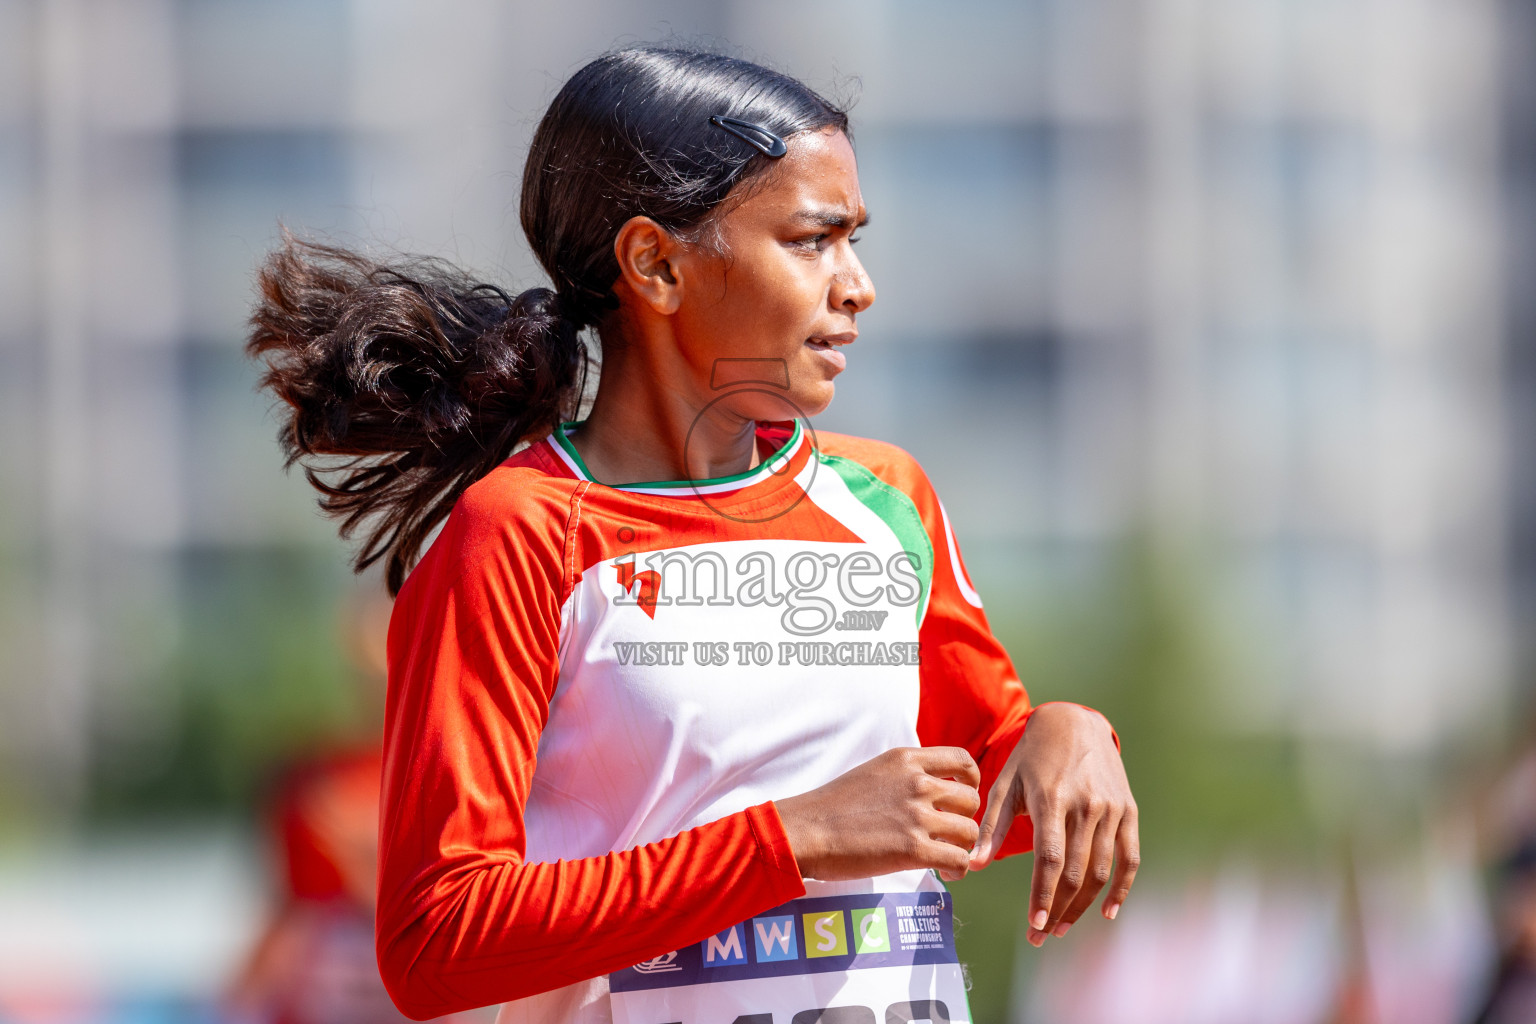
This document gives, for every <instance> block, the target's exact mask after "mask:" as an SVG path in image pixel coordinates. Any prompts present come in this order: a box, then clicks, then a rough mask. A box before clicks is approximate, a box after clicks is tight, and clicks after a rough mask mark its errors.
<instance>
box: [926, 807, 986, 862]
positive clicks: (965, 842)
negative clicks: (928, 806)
mask: <svg viewBox="0 0 1536 1024" xmlns="http://www.w3.org/2000/svg"><path fill="white" fill-rule="evenodd" d="M924 825H925V827H926V828H927V829H928V835H929V837H930V838H933V839H937V840H938V841H939V842H941V843H948V844H949V845H951V846H958V847H960V849H962V850H964V851H965V853H966V859H967V861H969V859H970V852H971V849H972V847H974V846H975V845H976V834H977V831H978V828H977V825H976V822H975V820H974V819H972V818H968V817H966V816H965V815H963V814H952V813H950V812H949V811H936V812H934V814H933V815H932V816H931V817H929V818H928V819H927V820H926V821H925V822H924Z"/></svg>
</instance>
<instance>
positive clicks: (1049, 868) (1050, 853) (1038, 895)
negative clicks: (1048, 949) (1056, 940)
mask: <svg viewBox="0 0 1536 1024" xmlns="http://www.w3.org/2000/svg"><path fill="white" fill-rule="evenodd" d="M1029 810H1030V818H1031V819H1032V820H1033V821H1034V824H1035V866H1034V871H1033V873H1032V875H1031V877H1030V883H1029V928H1030V931H1029V941H1030V942H1031V943H1032V944H1034V945H1036V946H1038V945H1040V943H1041V942H1044V941H1045V925H1046V922H1047V921H1049V920H1050V914H1051V904H1052V903H1054V902H1055V899H1056V884H1057V881H1058V880H1059V879H1060V878H1061V868H1062V864H1063V863H1064V862H1065V860H1066V842H1067V836H1066V823H1065V822H1064V821H1063V820H1062V813H1061V809H1060V807H1059V805H1055V804H1052V805H1050V806H1044V807H1041V808H1039V809H1036V808H1034V807H1031V808H1030V809H1029Z"/></svg>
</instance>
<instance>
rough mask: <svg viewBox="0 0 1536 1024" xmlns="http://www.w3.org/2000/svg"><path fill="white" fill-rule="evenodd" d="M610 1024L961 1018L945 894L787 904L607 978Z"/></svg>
mask: <svg viewBox="0 0 1536 1024" xmlns="http://www.w3.org/2000/svg"><path fill="white" fill-rule="evenodd" d="M608 982H609V990H610V998H611V1000H612V1006H613V1020H614V1024H912V1022H923V1021H931V1022H932V1024H958V1022H961V1021H964V1022H966V1024H969V1021H970V1019H971V1011H970V1007H969V1005H968V1004H967V1003H966V999H965V981H964V979H963V977H962V976H961V973H960V965H959V962H958V961H957V959H956V957H955V933H954V917H953V912H952V906H951V901H950V898H949V894H948V893H947V892H942V891H940V892H907V893H878V892H877V893H863V894H859V895H852V896H816V897H804V898H802V899H798V900H793V901H791V902H789V903H786V904H784V905H783V906H782V907H777V908H775V909H773V910H770V911H767V912H766V913H763V914H759V915H757V916H756V917H753V918H750V919H749V920H746V921H743V922H741V923H740V924H737V925H732V926H731V927H730V928H727V929H726V930H725V931H723V932H721V933H720V934H718V935H712V936H710V937H709V938H708V939H705V940H704V941H703V942H701V943H699V944H698V945H695V946H688V947H686V948H684V949H679V950H677V951H675V952H672V953H667V954H665V955H663V956H659V957H657V958H655V959H654V960H647V961H646V962H645V963H642V964H636V965H635V966H633V967H630V968H627V969H625V970H622V971H617V972H615V973H614V974H611V975H609V978H608Z"/></svg>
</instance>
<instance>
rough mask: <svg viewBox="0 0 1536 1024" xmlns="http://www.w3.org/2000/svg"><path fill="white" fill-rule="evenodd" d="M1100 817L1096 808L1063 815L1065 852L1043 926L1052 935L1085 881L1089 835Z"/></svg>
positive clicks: (1091, 844)
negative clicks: (1065, 836) (1049, 911)
mask: <svg viewBox="0 0 1536 1024" xmlns="http://www.w3.org/2000/svg"><path fill="white" fill-rule="evenodd" d="M1103 816H1104V814H1103V811H1102V809H1100V808H1097V807H1090V808H1081V809H1078V810H1075V811H1073V812H1072V813H1071V814H1068V815H1067V816H1066V827H1067V853H1066V858H1065V859H1064V860H1063V861H1062V863H1061V878H1060V879H1059V880H1058V881H1057V883H1056V894H1055V898H1054V899H1053V900H1052V901H1051V913H1050V918H1049V920H1048V921H1047V923H1046V930H1047V931H1050V932H1052V933H1053V934H1054V932H1055V929H1056V928H1057V926H1058V925H1060V924H1061V919H1062V917H1064V916H1065V915H1066V913H1067V910H1068V908H1069V907H1071V906H1072V901H1073V900H1075V899H1077V894H1078V893H1079V892H1080V891H1082V888H1083V885H1084V884H1085V883H1086V882H1087V879H1088V860H1089V858H1090V857H1092V856H1093V835H1094V832H1096V831H1097V830H1098V827H1099V819H1100V818H1102V817H1103Z"/></svg>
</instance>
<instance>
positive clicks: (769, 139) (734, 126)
mask: <svg viewBox="0 0 1536 1024" xmlns="http://www.w3.org/2000/svg"><path fill="white" fill-rule="evenodd" d="M709 123H710V124H712V125H715V126H716V127H719V128H724V129H725V130H726V131H728V132H730V133H731V134H732V135H734V136H736V137H737V138H738V139H740V140H741V141H743V142H745V143H747V144H748V145H750V146H752V147H753V148H754V149H756V150H758V151H760V152H761V153H762V154H763V155H764V156H769V157H773V158H774V159H775V160H777V159H778V158H779V157H781V156H783V155H784V154H785V153H788V152H789V147H788V146H787V145H785V144H784V140H783V139H781V138H779V137H778V136H777V135H775V134H773V132H771V131H769V130H768V129H767V128H764V127H763V126H762V125H757V124H753V123H752V122H751V121H743V120H742V119H741V118H739V117H721V116H720V115H719V114H716V115H714V116H712V117H711V118H710V119H709Z"/></svg>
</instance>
